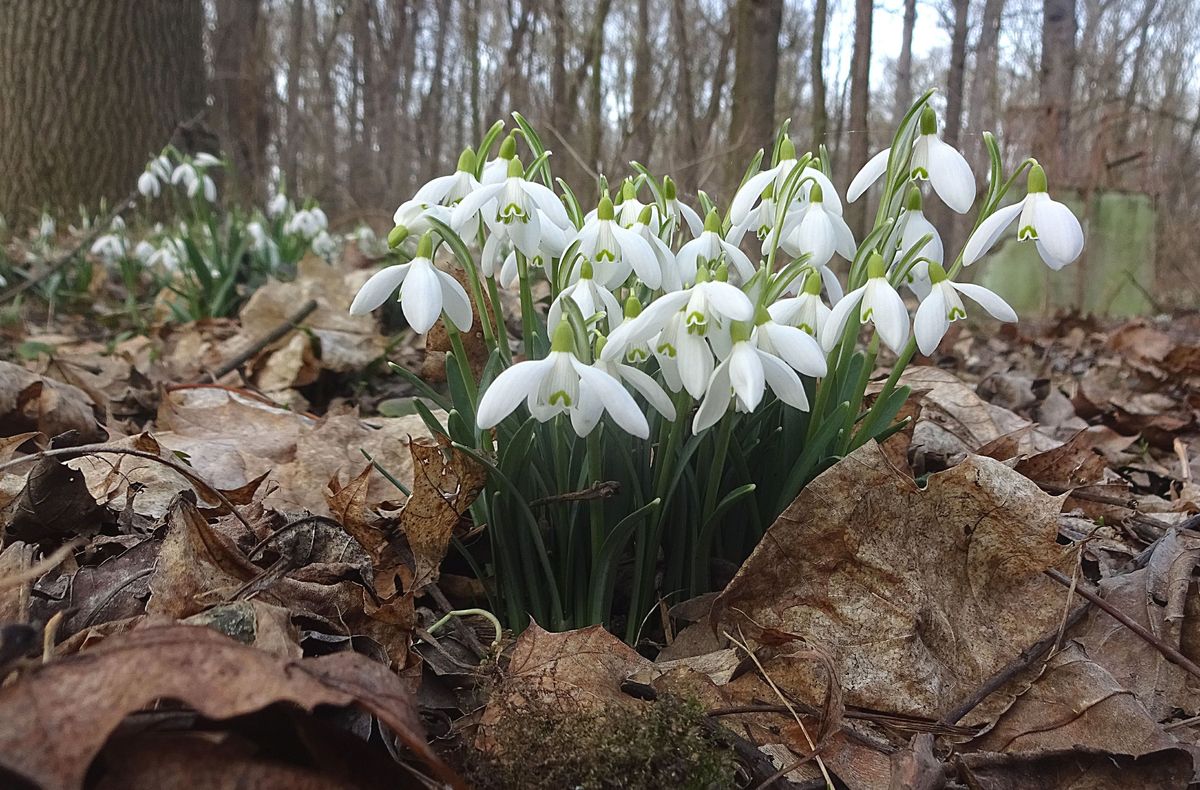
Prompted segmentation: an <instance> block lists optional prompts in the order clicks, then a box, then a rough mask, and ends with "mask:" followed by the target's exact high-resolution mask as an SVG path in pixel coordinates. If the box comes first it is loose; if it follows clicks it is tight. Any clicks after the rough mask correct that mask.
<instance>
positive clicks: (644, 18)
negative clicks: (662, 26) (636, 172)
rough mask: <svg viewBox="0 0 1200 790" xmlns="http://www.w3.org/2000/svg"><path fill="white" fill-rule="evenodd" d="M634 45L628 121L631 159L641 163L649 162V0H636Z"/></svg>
mask: <svg viewBox="0 0 1200 790" xmlns="http://www.w3.org/2000/svg"><path fill="white" fill-rule="evenodd" d="M637 18H638V30H637V45H636V47H635V49H634V55H633V91H632V93H633V96H632V99H633V117H632V118H631V119H630V123H629V126H630V129H629V131H630V138H631V142H632V144H633V145H632V151H631V152H630V153H631V155H632V156H631V158H632V159H634V160H635V161H638V162H641V163H642V164H648V163H649V161H650V149H651V146H652V144H653V142H654V136H653V134H652V131H653V130H652V128H651V125H650V121H651V109H652V108H651V104H652V95H651V94H652V92H653V91H652V89H653V86H654V53H653V51H652V50H651V47H650V35H651V30H650V0H638V4H637Z"/></svg>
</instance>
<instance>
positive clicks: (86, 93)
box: [0, 0, 205, 221]
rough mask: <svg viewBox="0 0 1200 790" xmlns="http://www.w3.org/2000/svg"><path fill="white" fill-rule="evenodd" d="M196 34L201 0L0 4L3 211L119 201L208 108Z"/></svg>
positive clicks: (22, 214)
mask: <svg viewBox="0 0 1200 790" xmlns="http://www.w3.org/2000/svg"><path fill="white" fill-rule="evenodd" d="M202 29H203V14H202V12H201V6H200V0H108V1H107V2H103V3H78V2H74V1H73V0H39V2H36V3H20V2H7V3H0V106H3V108H4V109H3V111H0V173H2V174H3V175H2V176H0V213H3V214H4V215H5V216H7V217H8V218H9V219H10V220H14V221H15V220H20V219H22V218H29V217H30V216H32V215H34V214H36V213H37V212H39V211H40V210H41V209H42V208H43V207H50V208H58V209H68V210H73V209H75V208H76V207H78V206H80V205H83V206H86V207H88V208H91V209H95V208H96V207H97V204H98V203H99V202H100V201H101V200H102V199H107V200H109V201H113V200H117V199H120V198H123V197H125V196H126V195H127V194H128V193H129V192H130V190H131V188H132V186H133V184H134V182H135V181H136V180H137V177H138V174H139V173H140V172H141V171H142V167H143V166H144V165H145V163H146V161H147V160H148V159H149V158H150V157H151V156H152V155H154V154H157V153H158V151H159V150H160V149H161V148H162V147H163V146H164V145H165V144H166V143H167V142H169V140H170V138H171V135H172V132H173V130H175V128H176V127H177V126H178V125H179V124H181V123H184V122H186V121H188V120H190V119H191V118H192V117H193V116H195V115H196V114H197V113H198V112H199V111H200V110H201V108H203V107H204V97H205V79H204V60H203V38H202V36H203V33H202ZM146 42H154V43H153V46H149V45H147V43H146ZM101 75H103V78H102V79H101V78H100V76H101Z"/></svg>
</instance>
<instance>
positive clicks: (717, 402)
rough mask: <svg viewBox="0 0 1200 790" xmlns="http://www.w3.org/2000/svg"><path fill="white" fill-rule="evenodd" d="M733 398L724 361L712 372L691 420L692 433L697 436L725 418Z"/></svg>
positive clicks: (726, 363) (727, 368) (727, 366)
mask: <svg viewBox="0 0 1200 790" xmlns="http://www.w3.org/2000/svg"><path fill="white" fill-rule="evenodd" d="M732 397H733V389H732V387H731V386H730V384H729V361H728V360H726V361H725V362H722V363H721V364H720V365H718V366H717V368H716V370H714V371H713V373H712V376H711V380H710V381H709V383H708V392H707V394H706V395H705V396H704V400H703V401H702V402H701V403H700V408H699V409H696V416H695V417H694V418H692V433H694V434H698V433H701V432H702V431H705V430H708V429H709V428H711V427H712V426H714V425H716V424H717V422H718V421H719V420H720V419H721V418H722V417H723V416H725V412H726V411H728V410H729V401H730V399H731V398H732Z"/></svg>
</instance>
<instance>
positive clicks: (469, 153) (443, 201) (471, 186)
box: [412, 148, 480, 206]
mask: <svg viewBox="0 0 1200 790" xmlns="http://www.w3.org/2000/svg"><path fill="white" fill-rule="evenodd" d="M479 187H480V183H479V181H478V180H477V179H476V178H475V151H473V150H472V149H470V148H467V149H466V150H465V151H463V152H462V155H461V156H459V157H458V168H457V169H456V170H455V171H454V173H453V174H452V175H448V176H438V177H437V178H435V179H433V180H432V181H430V182H429V183H427V184H425V185H424V186H422V187H421V188H420V189H418V190H417V192H416V194H415V195H413V198H412V199H413V200H416V201H418V202H421V203H431V204H434V205H441V206H453V205H455V204H457V203H458V202H459V201H460V200H462V199H463V198H465V197H466V196H467V195H469V194H471V193H472V192H474V191H475V190H476V189H479Z"/></svg>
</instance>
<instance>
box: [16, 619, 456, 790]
mask: <svg viewBox="0 0 1200 790" xmlns="http://www.w3.org/2000/svg"><path fill="white" fill-rule="evenodd" d="M157 700H177V701H179V702H182V703H184V704H186V705H188V706H190V707H192V708H194V709H195V710H196V711H198V712H199V713H200V714H201V715H203V716H205V717H207V718H210V719H227V718H231V717H234V716H241V715H245V714H247V713H252V712H254V711H258V710H261V709H263V708H264V707H266V706H268V705H273V704H276V703H289V704H292V705H296V706H298V707H300V708H302V709H304V710H306V711H312V710H314V709H315V708H316V707H317V706H319V705H335V706H339V707H346V706H349V705H356V706H358V707H361V708H362V709H364V710H366V711H368V712H369V713H371V714H372V715H374V716H376V717H378V718H379V719H380V721H382V722H383V723H384V724H386V725H387V726H388V727H389V728H390V729H391V731H392V732H393V733H395V734H396V735H397V736H398V737H399V738H400V739H401V741H402V742H403V743H404V744H405V745H406V746H407V747H408V748H409V749H411V750H412V751H413V752H414V753H415V754H416V755H417V756H419V757H420V758H421V759H422V760H423V761H424V762H425V763H426V764H427V765H428V767H429V768H430V769H431V770H432V771H433V773H434V774H435V775H437V776H438V777H439V778H441V779H442V780H443V781H447V782H451V783H453V784H455V785H456V786H462V785H461V783H460V782H458V781H457V779H456V777H455V776H454V775H453V773H452V772H451V771H450V769H449V768H447V767H446V766H445V765H444V764H443V763H442V762H441V760H440V759H438V757H437V756H436V755H435V754H434V753H433V751H432V750H431V749H430V748H429V746H428V745H427V744H426V742H425V737H424V734H423V731H422V727H421V722H420V717H419V715H418V713H417V710H416V706H415V703H414V701H413V699H412V697H411V695H410V694H409V692H408V691H407V690H405V688H404V687H403V686H402V685H401V683H400V681H399V679H398V678H397V677H396V676H395V675H393V674H392V673H391V672H390V671H389V670H388V669H387V668H386V667H384V666H383V665H381V664H377V663H375V662H373V661H370V660H369V659H367V658H365V657H364V656H361V655H358V654H355V653H336V654H333V655H329V656H323V657H321V658H313V659H304V660H299V661H296V660H286V659H280V658H277V657H275V656H271V655H269V654H267V653H265V652H263V651H261V650H255V649H253V648H250V647H246V646H244V645H240V644H238V643H237V642H235V641H233V640H231V639H228V638H226V637H224V636H222V635H220V634H218V633H216V632H215V631H212V630H210V629H207V628H197V627H193V626H183V625H180V626H156V627H148V628H145V629H140V630H135V631H131V632H129V633H128V634H123V635H121V636H116V637H111V638H109V639H106V640H105V641H104V642H102V643H100V644H99V645H98V646H96V647H94V648H92V649H90V650H87V651H84V652H82V653H78V654H76V655H73V656H69V657H67V658H63V659H60V660H57V661H54V662H51V663H49V664H46V665H45V666H42V667H40V668H38V669H35V670H33V671H32V672H31V673H30V674H28V675H26V676H24V677H22V678H21V679H20V680H19V681H18V682H15V683H12V684H10V685H9V686H7V687H5V688H3V689H0V766H3V767H4V768H7V769H8V770H10V771H12V772H14V773H16V774H17V775H19V776H22V777H25V778H26V779H28V780H29V781H32V782H35V783H38V784H40V785H42V786H45V787H54V788H62V789H63V790H71V789H72V788H78V787H82V785H83V780H84V776H85V775H86V773H87V770H88V767H89V765H90V764H91V762H92V760H93V758H94V757H95V755H96V754H97V752H98V751H99V750H100V748H101V746H102V745H103V744H104V742H105V740H106V739H107V738H108V736H109V734H110V733H112V732H113V731H114V730H115V729H116V727H117V725H118V724H120V722H121V720H122V719H124V718H125V716H127V715H128V714H130V713H133V712H135V711H138V710H141V709H143V708H145V707H146V706H148V705H150V704H151V703H153V702H155V701H157ZM47 734H52V735H51V736H50V737H47Z"/></svg>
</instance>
